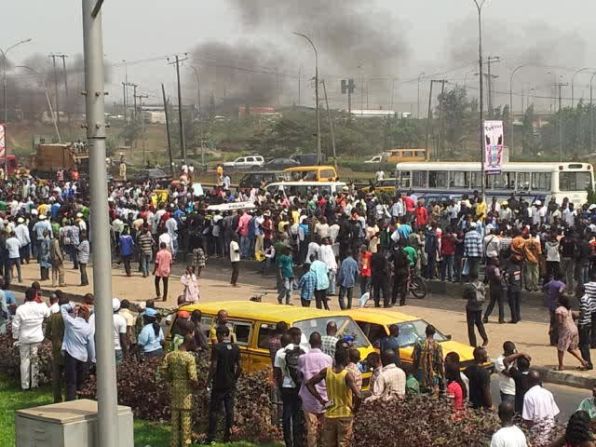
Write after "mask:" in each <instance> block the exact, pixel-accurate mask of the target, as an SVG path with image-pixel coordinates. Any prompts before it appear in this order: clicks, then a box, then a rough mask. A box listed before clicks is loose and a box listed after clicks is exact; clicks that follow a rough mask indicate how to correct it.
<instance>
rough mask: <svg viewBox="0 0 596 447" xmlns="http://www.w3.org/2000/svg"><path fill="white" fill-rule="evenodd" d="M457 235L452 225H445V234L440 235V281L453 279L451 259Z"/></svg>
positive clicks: (452, 258)
mask: <svg viewBox="0 0 596 447" xmlns="http://www.w3.org/2000/svg"><path fill="white" fill-rule="evenodd" d="M456 243H457V236H456V235H455V233H454V231H453V228H452V227H447V229H446V230H445V234H443V236H442V237H441V258H442V261H441V281H445V278H447V280H448V281H453V260H454V256H455V245H456Z"/></svg>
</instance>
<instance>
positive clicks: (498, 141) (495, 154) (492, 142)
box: [484, 121, 503, 175]
mask: <svg viewBox="0 0 596 447" xmlns="http://www.w3.org/2000/svg"><path fill="white" fill-rule="evenodd" d="M502 166H503V121H485V122H484V172H485V173H486V174H488V175H491V174H500V173H501V167H502Z"/></svg>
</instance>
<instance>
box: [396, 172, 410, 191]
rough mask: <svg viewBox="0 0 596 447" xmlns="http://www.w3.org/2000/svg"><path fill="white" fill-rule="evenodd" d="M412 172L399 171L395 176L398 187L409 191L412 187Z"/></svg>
mask: <svg viewBox="0 0 596 447" xmlns="http://www.w3.org/2000/svg"><path fill="white" fill-rule="evenodd" d="M410 175H411V173H410V171H398V172H397V173H396V175H395V177H396V178H397V187H398V188H402V189H408V188H409V187H410Z"/></svg>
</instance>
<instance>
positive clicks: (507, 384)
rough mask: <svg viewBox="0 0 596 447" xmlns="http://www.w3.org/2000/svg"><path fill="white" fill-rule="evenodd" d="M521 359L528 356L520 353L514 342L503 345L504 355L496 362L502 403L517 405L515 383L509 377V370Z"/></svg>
mask: <svg viewBox="0 0 596 447" xmlns="http://www.w3.org/2000/svg"><path fill="white" fill-rule="evenodd" d="M519 357H528V356H527V355H526V354H524V353H518V352H517V350H516V348H515V344H514V343H513V342H512V341H506V342H505V343H503V354H501V355H500V356H499V357H497V359H496V360H495V372H496V373H497V377H498V382H499V391H500V392H501V402H511V403H515V381H514V380H513V378H512V377H511V376H510V375H509V368H510V367H511V366H512V365H513V364H514V362H515V361H516V360H517V359H518V358H519ZM505 360H507V361H505ZM505 365H507V366H505Z"/></svg>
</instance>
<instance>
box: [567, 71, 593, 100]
mask: <svg viewBox="0 0 596 447" xmlns="http://www.w3.org/2000/svg"><path fill="white" fill-rule="evenodd" d="M589 69H590V67H584V68H580V69H579V70H577V71H576V72H575V73H573V76H571V108H573V107H574V106H575V76H576V75H578V74H580V73H581V72H582V71H586V70H589Z"/></svg>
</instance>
